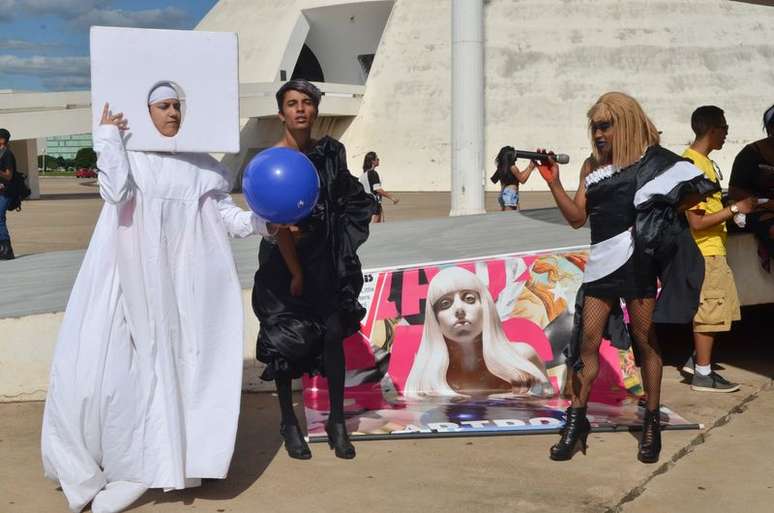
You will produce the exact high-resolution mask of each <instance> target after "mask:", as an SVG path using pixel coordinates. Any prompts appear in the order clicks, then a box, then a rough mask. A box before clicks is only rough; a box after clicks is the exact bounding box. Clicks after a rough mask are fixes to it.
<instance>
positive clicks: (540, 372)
mask: <svg viewBox="0 0 774 513" xmlns="http://www.w3.org/2000/svg"><path fill="white" fill-rule="evenodd" d="M459 290H471V291H474V292H476V293H478V296H479V298H480V301H481V307H482V308H483V327H482V333H481V343H482V345H483V354H484V363H485V365H486V368H487V369H488V370H489V372H491V373H492V374H494V375H495V376H497V377H499V378H500V379H502V380H504V381H506V382H508V383H511V384H512V385H517V384H525V385H527V386H531V385H532V384H536V383H546V384H548V377H547V376H546V373H545V369H544V368H542V365H541V366H538V365H537V364H536V363H535V362H534V361H532V360H533V359H534V360H536V361H539V358H538V357H537V354H536V353H535V351H534V349H532V348H531V347H528V348H524V349H520V348H519V347H517V346H526V344H514V343H513V342H511V341H510V340H509V339H508V337H507V336H506V335H505V331H503V327H502V321H501V320H500V317H499V315H498V313H497V308H496V307H495V303H494V300H493V299H492V295H491V294H490V293H489V290H488V289H487V288H486V286H485V285H484V284H483V283H482V281H481V280H480V279H479V278H478V277H477V276H476V275H475V274H473V273H471V272H470V271H468V270H466V269H463V268H461V267H449V268H446V269H443V270H442V271H441V272H439V273H438V274H437V275H436V276H435V277H434V278H433V279H432V280H431V281H430V286H429V287H428V291H427V301H426V304H425V323H424V331H423V333H422V340H421V342H420V344H419V349H418V351H417V354H416V356H415V358H414V363H413V364H412V366H411V371H410V372H409V375H408V378H407V380H406V385H405V389H404V391H403V395H404V396H405V397H407V398H424V397H436V396H442V397H443V396H446V397H466V396H465V395H464V394H461V393H458V392H456V391H454V390H453V389H452V388H451V387H450V386H449V384H448V382H447V381H446V372H447V370H448V368H449V350H448V348H447V346H446V340H445V338H444V336H443V333H442V331H441V326H440V325H439V323H438V318H437V317H436V313H435V311H434V309H433V305H434V304H435V303H436V302H437V301H438V300H439V299H440V298H441V297H443V296H444V295H446V294H449V293H450V292H455V291H459ZM525 349H527V351H525ZM528 351H529V352H531V354H530V355H529V356H526V355H525V354H522V353H523V352H525V353H526V352H528ZM530 356H531V358H530ZM542 389H543V390H546V387H542Z"/></svg>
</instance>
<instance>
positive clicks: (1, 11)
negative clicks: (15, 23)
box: [0, 0, 16, 23]
mask: <svg viewBox="0 0 774 513" xmlns="http://www.w3.org/2000/svg"><path fill="white" fill-rule="evenodd" d="M15 3H16V2H15V0H0V23H2V22H4V21H10V20H12V19H13V7H14V4H15Z"/></svg>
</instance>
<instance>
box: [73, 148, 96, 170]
mask: <svg viewBox="0 0 774 513" xmlns="http://www.w3.org/2000/svg"><path fill="white" fill-rule="evenodd" d="M73 165H74V166H75V167H76V168H81V167H85V168H92V167H96V166H97V154H96V153H95V152H94V150H93V149H92V148H81V149H80V150H78V153H76V154H75V159H73Z"/></svg>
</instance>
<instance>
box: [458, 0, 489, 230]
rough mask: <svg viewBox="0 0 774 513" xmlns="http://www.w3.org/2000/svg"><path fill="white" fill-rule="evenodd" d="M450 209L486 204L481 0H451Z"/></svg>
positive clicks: (476, 209) (471, 209)
mask: <svg viewBox="0 0 774 513" xmlns="http://www.w3.org/2000/svg"><path fill="white" fill-rule="evenodd" d="M451 7H452V76H451V83H452V87H451V89H452V116H451V119H452V134H451V136H452V137H451V139H452V140H451V151H452V155H451V161H452V176H451V212H450V215H453V216H460V215H469V214H481V213H483V212H485V207H484V2H483V0H451Z"/></svg>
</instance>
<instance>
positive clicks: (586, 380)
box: [572, 296, 663, 411]
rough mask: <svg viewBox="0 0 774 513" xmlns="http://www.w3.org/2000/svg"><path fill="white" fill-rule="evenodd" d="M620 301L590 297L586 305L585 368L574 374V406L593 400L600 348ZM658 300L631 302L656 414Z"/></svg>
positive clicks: (658, 390)
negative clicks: (614, 309)
mask: <svg viewBox="0 0 774 513" xmlns="http://www.w3.org/2000/svg"><path fill="white" fill-rule="evenodd" d="M615 301H616V300H613V299H603V298H597V297H590V296H586V298H585V299H584V303H583V340H582V341H581V347H580V358H581V361H582V362H583V368H582V369H581V370H580V371H577V372H573V374H572V388H573V397H572V406H573V407H576V408H577V407H583V406H586V403H587V402H588V400H589V394H590V393H591V386H592V384H593V383H594V380H595V379H596V377H597V374H598V373H599V346H600V345H601V343H602V335H603V334H604V332H605V326H606V325H607V320H608V317H610V311H611V310H612V308H613V305H614V304H615V303H614V302H615ZM655 306H656V299H655V298H643V299H630V300H628V301H627V302H626V309H627V310H628V312H629V321H630V324H629V332H630V333H631V336H632V338H633V339H634V343H635V344H637V349H638V353H639V355H640V357H641V359H642V367H641V369H642V381H643V385H644V387H645V392H646V394H647V396H648V397H647V409H648V410H651V411H653V410H656V409H658V407H659V403H660V401H661V374H662V367H663V365H662V361H661V348H660V347H659V345H658V341H657V339H656V332H655V328H654V327H653V309H654V308H655Z"/></svg>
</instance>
